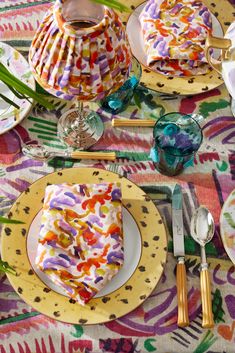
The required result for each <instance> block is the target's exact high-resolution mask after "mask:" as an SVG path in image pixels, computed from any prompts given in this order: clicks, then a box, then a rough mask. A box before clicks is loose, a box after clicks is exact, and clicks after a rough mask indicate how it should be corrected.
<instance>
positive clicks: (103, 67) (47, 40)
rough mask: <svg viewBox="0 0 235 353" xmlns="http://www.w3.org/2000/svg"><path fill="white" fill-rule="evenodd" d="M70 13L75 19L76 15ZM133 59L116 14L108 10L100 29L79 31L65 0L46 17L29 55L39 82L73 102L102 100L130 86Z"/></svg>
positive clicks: (56, 94) (105, 9) (58, 1)
mask: <svg viewBox="0 0 235 353" xmlns="http://www.w3.org/2000/svg"><path fill="white" fill-rule="evenodd" d="M76 10H77V8H75V11H76ZM66 15H67V16H68V17H70V18H74V13H72V14H68V13H67V14H66ZM78 16H79V14H78ZM130 60H131V54H130V48H129V45H128V43H127V41H126V37H125V32H124V28H123V25H122V23H121V21H120V20H119V18H118V16H117V14H116V13H115V12H113V11H112V10H111V9H108V8H107V7H104V17H103V19H102V20H101V21H100V22H99V23H97V25H95V26H93V27H88V28H83V29H75V28H74V27H72V25H70V24H68V22H66V20H65V18H64V17H63V1H62V0H57V1H56V2H55V4H54V5H53V6H52V7H51V8H50V9H49V10H48V11H47V13H46V14H45V17H44V19H43V21H42V23H41V25H40V27H39V28H38V30H37V32H36V34H35V37H34V39H33V42H32V45H31V48H30V52H29V63H30V66H31V68H32V71H33V73H34V75H35V78H36V80H37V81H38V83H39V84H40V85H41V86H42V87H43V88H45V89H46V90H47V91H48V92H50V93H51V94H53V95H55V96H57V97H60V98H62V99H67V100H71V99H73V98H74V97H75V96H76V97H77V98H78V99H79V100H89V101H90V100H95V99H97V100H100V99H102V98H104V97H105V96H106V95H108V94H110V93H112V92H113V90H116V89H118V88H119V87H121V86H122V84H123V83H124V82H125V80H126V78H127V76H128V74H129V66H130Z"/></svg>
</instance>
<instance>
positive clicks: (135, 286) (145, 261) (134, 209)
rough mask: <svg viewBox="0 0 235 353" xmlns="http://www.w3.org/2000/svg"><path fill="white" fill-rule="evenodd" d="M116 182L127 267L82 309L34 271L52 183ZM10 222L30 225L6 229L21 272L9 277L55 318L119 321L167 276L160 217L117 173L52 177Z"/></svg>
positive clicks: (28, 194) (6, 243) (5, 255)
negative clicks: (46, 196) (46, 197)
mask: <svg viewBox="0 0 235 353" xmlns="http://www.w3.org/2000/svg"><path fill="white" fill-rule="evenodd" d="M115 181H119V182H120V183H121V188H122V202H123V216H124V217H123V225H124V249H125V250H124V259H125V261H124V262H125V263H126V265H124V266H126V267H125V268H124V267H123V269H122V270H121V271H120V273H119V274H118V275H117V276H115V277H114V278H113V279H112V280H111V281H110V284H108V285H107V288H106V287H105V288H104V292H103V293H100V294H99V295H98V297H97V298H93V299H92V300H90V302H89V303H88V304H86V305H85V306H81V305H79V304H78V303H76V302H75V301H74V300H71V299H69V298H68V297H67V296H65V295H63V294H62V293H60V289H59V287H56V286H55V285H54V284H53V283H52V282H51V283H50V280H48V281H47V279H45V278H44V277H43V274H42V273H40V272H37V270H36V269H35V267H34V266H35V264H34V261H33V259H34V258H35V253H36V248H37V235H38V231H39V227H40V213H41V209H42V205H43V198H44V192H45V188H46V186H47V185H48V184H60V183H64V182H67V183H76V184H80V183H89V184H92V183H100V182H115ZM9 217H11V218H13V219H18V220H21V221H23V222H25V224H7V225H6V226H5V227H4V228H3V230H2V252H1V254H2V259H3V260H4V261H8V262H9V264H10V265H12V266H13V267H14V268H15V270H16V272H17V276H14V275H11V274H8V278H9V281H10V283H11V284H12V286H13V288H14V289H15V291H16V292H17V293H18V294H19V295H20V296H21V298H22V299H23V300H24V301H25V302H26V303H28V304H29V305H31V306H32V307H33V308H34V309H35V310H37V311H39V312H40V313H42V314H44V315H47V316H49V317H51V318H53V319H57V320H60V321H63V322H67V323H73V324H98V323H104V322H107V321H110V320H114V319H115V318H119V317H121V316H123V315H125V314H127V313H129V312H130V311H132V310H133V309H135V308H136V307H138V306H139V305H140V304H141V303H143V301H144V300H145V299H146V298H147V297H148V296H149V295H150V294H151V292H152V291H153V290H154V288H155V287H156V285H157V283H158V281H159V279H160V277H161V275H162V272H163V266H164V264H165V262H166V256H167V236H166V230H165V226H164V223H163V221H162V219H161V216H160V214H159V212H158V210H157V208H156V207H155V205H154V203H153V202H152V201H151V199H150V198H149V197H148V196H147V195H146V194H145V193H144V192H143V190H141V189H140V188H139V187H138V186H137V185H135V184H134V183H132V182H130V181H129V180H128V179H126V178H124V177H121V176H119V175H118V174H115V173H112V172H108V171H106V170H102V169H94V168H71V169H64V170H61V171H60V172H55V173H52V174H49V175H47V176H45V177H43V178H41V179H39V180H37V181H36V182H35V183H33V184H32V185H31V186H30V187H29V188H28V189H27V190H26V191H25V192H23V193H22V194H21V196H20V197H19V198H18V199H17V200H16V202H15V204H14V205H13V207H12V208H11V210H10V214H9ZM138 244H139V245H138ZM38 271H39V270H38ZM121 272H122V273H121ZM108 286H109V287H108Z"/></svg>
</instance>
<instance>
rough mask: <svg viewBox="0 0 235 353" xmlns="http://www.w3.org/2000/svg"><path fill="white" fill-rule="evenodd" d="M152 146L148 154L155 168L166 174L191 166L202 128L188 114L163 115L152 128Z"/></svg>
mask: <svg viewBox="0 0 235 353" xmlns="http://www.w3.org/2000/svg"><path fill="white" fill-rule="evenodd" d="M153 138H154V146H153V148H152V149H151V153H150V156H151V158H152V160H153V162H154V164H155V167H156V169H157V170H158V171H159V172H160V173H161V174H165V175H168V176H174V175H177V174H180V173H181V172H182V171H183V170H184V169H185V168H186V167H188V166H193V162H194V155H195V153H196V152H197V151H198V149H199V148H200V146H201V143H202V140H203V134H202V129H201V127H200V126H199V124H198V123H197V122H196V120H194V119H193V118H192V117H191V116H190V115H186V114H182V113H169V114H165V115H163V116H162V117H161V118H160V119H159V120H158V121H157V122H156V124H155V126H154V129H153Z"/></svg>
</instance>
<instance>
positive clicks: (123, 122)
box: [112, 119, 156, 127]
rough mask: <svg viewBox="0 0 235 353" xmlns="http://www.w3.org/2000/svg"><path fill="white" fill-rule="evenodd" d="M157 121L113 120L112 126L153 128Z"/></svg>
mask: <svg viewBox="0 0 235 353" xmlns="http://www.w3.org/2000/svg"><path fill="white" fill-rule="evenodd" d="M155 124H156V121H155V120H150V119H145V120H144V119H112V126H113V127H119V126H132V127H153V126H154V125H155Z"/></svg>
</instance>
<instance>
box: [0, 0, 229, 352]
mask: <svg viewBox="0 0 235 353" xmlns="http://www.w3.org/2000/svg"><path fill="white" fill-rule="evenodd" d="M49 6H50V3H49V2H48V1H43V0H42V1H41V0H38V1H31V0H19V1H17V0H2V1H1V2H0V39H1V40H4V41H7V42H8V43H9V44H11V45H13V46H15V47H17V48H20V49H21V50H23V51H25V50H26V49H27V48H28V46H29V43H30V40H31V38H32V36H33V33H34V32H35V29H36V27H37V26H38V24H39V21H40V19H41V18H42V16H43V14H44V12H45V9H47V8H48V7H49ZM55 103H56V107H57V109H56V110H55V111H54V112H50V113H49V112H47V111H46V110H45V109H42V108H40V107H36V108H35V109H34V110H33V111H32V112H31V113H30V115H29V116H28V117H27V118H26V119H25V120H24V121H23V122H22V123H21V124H20V125H18V126H17V127H15V128H14V129H13V130H11V131H9V132H8V133H6V134H4V135H1V136H0V196H1V197H0V212H1V214H2V215H6V214H7V212H8V210H9V208H10V206H11V205H12V204H13V203H14V201H15V200H16V198H17V197H18V196H19V195H20V193H21V192H23V191H24V190H25V189H26V188H27V187H28V186H29V185H30V184H31V183H32V182H34V181H35V180H37V179H38V178H40V177H42V176H44V175H46V174H48V173H50V172H53V171H55V170H58V169H61V168H72V167H74V166H76V167H77V166H79V167H83V166H95V167H100V168H106V169H108V170H112V171H116V172H119V173H121V174H123V175H125V176H126V177H128V178H129V179H130V180H132V181H134V182H135V183H137V184H138V185H139V186H141V187H142V188H143V190H144V191H145V192H147V193H149V194H150V195H151V196H152V197H154V194H156V193H158V190H159V189H158V187H159V183H173V182H178V183H180V184H181V185H182V187H183V194H184V225H185V245H186V253H187V256H186V266H187V280H188V300H189V315H190V322H191V324H190V326H189V327H187V328H178V327H177V324H176V322H177V296H176V278H175V268H176V261H175V258H174V257H173V255H172V236H171V234H172V233H171V208H170V203H169V202H168V201H166V200H165V201H164V200H161V201H159V200H155V202H156V204H157V206H158V207H159V210H160V212H161V214H162V216H163V218H164V220H165V223H166V225H167V228H168V235H169V238H168V250H169V253H168V257H167V264H166V267H165V270H164V274H163V276H162V278H161V280H160V283H159V284H158V286H157V287H156V289H155V291H154V292H153V293H152V295H151V296H150V297H149V298H148V299H147V300H146V301H145V303H144V304H143V305H142V306H141V307H139V308H137V309H136V310H134V311H133V312H131V313H129V314H128V315H126V316H124V317H122V318H120V319H118V320H115V321H112V322H109V323H107V324H102V325H95V326H81V325H70V324H65V323H61V322H58V321H56V320H52V319H49V318H48V317H46V316H44V315H41V314H40V313H38V312H36V311H35V310H34V309H33V308H31V307H29V306H28V305H27V304H25V303H24V302H23V301H22V300H21V299H20V297H19V296H18V295H17V293H15V292H14V290H13V289H12V287H11V285H10V284H9V282H8V280H7V278H6V277H5V276H4V275H3V276H1V277H0V353H23V352H24V353H34V352H37V353H72V352H87V353H89V352H93V353H98V352H116V353H124V352H126V353H131V352H133V353H134V352H159V353H176V352H177V353H180V352H193V353H204V352H208V353H209V352H210V353H222V352H224V353H234V351H235V348H234V347H235V343H234V342H235V267H234V265H233V264H232V262H231V261H230V260H229V258H228V256H227V254H226V253H225V250H224V247H223V244H222V240H221V237H220V230H219V216H220V212H221V207H222V205H223V203H224V201H225V199H226V198H227V196H228V195H229V193H230V192H231V191H232V190H233V189H234V188H235V182H234V180H235V148H234V143H235V120H234V117H233V116H232V114H231V110H230V97H229V95H228V92H227V90H226V88H225V87H224V86H221V87H219V88H217V89H215V90H213V91H211V92H206V93H203V94H200V95H195V96H192V97H175V96H168V95H164V94H161V95H160V94H158V93H157V92H152V91H149V90H147V89H146V88H144V87H141V86H139V87H138V89H137V90H136V93H135V100H133V101H132V103H131V105H130V106H129V107H128V109H127V110H126V111H125V112H123V113H122V114H120V115H121V116H122V117H128V118H152V119H157V118H158V117H159V115H161V114H163V113H166V112H172V111H181V112H184V113H194V112H196V113H199V114H201V115H202V116H203V117H204V120H203V121H201V125H202V127H203V134H204V143H203V145H202V147H201V149H200V153H199V154H198V155H197V156H196V158H195V165H194V167H189V168H188V169H187V170H186V171H185V172H184V173H183V174H181V175H180V176H178V177H175V178H168V177H165V176H163V175H160V174H159V173H158V172H157V171H156V170H155V168H154V165H153V163H152V162H151V160H150V159H149V149H150V147H151V144H152V130H151V129H149V128H146V129H143V128H141V129H140V128H132V129H130V128H117V129H114V128H112V126H111V118H112V116H110V115H108V114H107V113H104V112H103V111H101V110H100V109H98V107H97V106H96V105H95V104H93V108H94V109H97V110H98V111H99V112H100V113H101V114H102V117H103V121H104V123H105V133H104V135H103V137H102V139H101V140H100V141H99V143H98V144H97V145H96V146H95V148H94V149H96V150H114V151H117V153H118V159H117V161H116V162H115V163H105V162H102V161H100V162H99V161H76V162H75V161H71V160H67V161H66V160H62V159H54V160H53V161H51V162H50V163H49V164H47V163H43V162H39V161H36V160H32V159H29V158H28V157H25V156H23V155H22V153H21V145H22V142H24V143H28V142H30V141H38V142H39V143H44V144H45V145H47V146H50V147H52V148H59V149H61V148H63V146H62V144H61V143H60V141H59V140H58V138H57V136H56V124H57V119H58V117H59V116H60V115H61V113H62V112H63V111H64V110H65V109H66V108H67V106H66V103H64V102H61V101H56V102H55ZM200 204H204V205H206V206H207V207H208V208H209V209H210V210H211V212H212V214H213V216H214V218H215V221H216V233H215V237H214V239H213V242H212V243H210V244H209V245H208V247H207V254H208V261H209V265H210V273H211V277H212V296H213V313H214V319H215V322H216V325H215V328H214V329H211V330H207V329H202V327H201V321H202V316H201V299H200V286H199V266H200V256H199V255H200V252H199V247H198V246H197V245H196V244H195V243H194V242H193V240H192V239H191V237H190V236H189V233H190V232H189V223H190V218H191V216H192V212H193V211H194V210H195V208H196V207H198V205H200ZM133 295H134V293H133Z"/></svg>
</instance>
